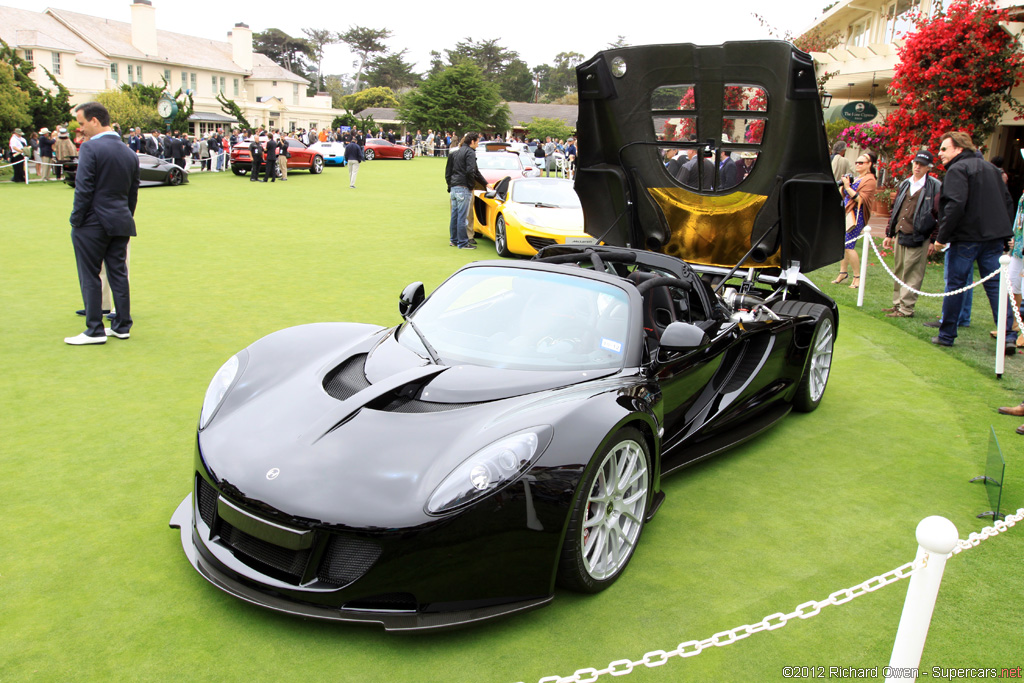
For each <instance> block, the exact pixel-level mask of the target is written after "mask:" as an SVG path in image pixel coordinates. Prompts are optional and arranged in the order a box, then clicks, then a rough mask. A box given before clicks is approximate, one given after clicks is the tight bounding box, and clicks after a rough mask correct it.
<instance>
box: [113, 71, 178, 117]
mask: <svg viewBox="0 0 1024 683" xmlns="http://www.w3.org/2000/svg"><path fill="white" fill-rule="evenodd" d="M160 78H162V79H163V82H164V84H163V85H143V84H142V83H135V84H133V85H128V84H127V83H122V84H121V92H125V93H129V94H130V95H131V96H132V97H134V98H135V99H136V100H137V101H138V102H140V103H142V104H148V105H151V106H152V107H153V108H154V109H156V105H157V102H159V101H160V98H161V97H162V96H163V94H164V91H165V90H167V79H166V78H164V77H163V76H161V77H160Z"/></svg>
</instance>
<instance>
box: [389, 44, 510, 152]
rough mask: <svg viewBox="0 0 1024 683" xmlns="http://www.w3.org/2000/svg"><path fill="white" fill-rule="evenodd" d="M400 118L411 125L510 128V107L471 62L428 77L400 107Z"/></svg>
mask: <svg viewBox="0 0 1024 683" xmlns="http://www.w3.org/2000/svg"><path fill="white" fill-rule="evenodd" d="M398 111H399V117H400V118H401V119H402V121H404V122H405V123H406V124H408V125H409V127H410V128H413V129H416V128H419V129H422V130H427V129H428V128H432V129H434V130H453V131H456V132H457V133H459V134H460V135H461V134H462V133H464V132H466V131H468V130H472V129H476V130H496V131H502V132H503V131H505V130H507V129H508V116H509V109H508V106H507V105H505V104H503V103H502V102H501V95H500V94H499V93H498V87H497V86H496V85H494V84H493V83H488V82H487V81H486V80H484V77H483V74H482V73H481V72H480V69H479V67H477V66H476V65H475V64H471V63H470V62H460V63H459V64H456V65H455V66H449V67H448V68H446V69H445V70H444V71H441V72H440V73H437V74H433V75H431V76H429V77H427V80H426V81H424V83H423V85H421V86H420V87H419V88H418V89H417V90H414V91H413V92H411V93H409V94H408V95H407V96H406V97H405V101H404V102H403V103H402V105H401V106H400V107H399V110H398Z"/></svg>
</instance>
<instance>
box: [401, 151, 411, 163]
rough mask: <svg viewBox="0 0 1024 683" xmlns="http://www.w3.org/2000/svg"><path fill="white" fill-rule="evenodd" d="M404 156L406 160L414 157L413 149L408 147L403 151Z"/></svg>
mask: <svg viewBox="0 0 1024 683" xmlns="http://www.w3.org/2000/svg"><path fill="white" fill-rule="evenodd" d="M402 158H403V159H405V160H406V161H409V159H412V150H411V149H407V150H405V151H404V152H402Z"/></svg>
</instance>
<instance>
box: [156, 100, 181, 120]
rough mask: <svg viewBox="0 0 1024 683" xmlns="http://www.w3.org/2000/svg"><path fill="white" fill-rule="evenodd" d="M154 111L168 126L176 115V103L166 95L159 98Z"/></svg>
mask: <svg viewBox="0 0 1024 683" xmlns="http://www.w3.org/2000/svg"><path fill="white" fill-rule="evenodd" d="M156 111H157V113H158V114H160V117H161V118H162V119H163V120H164V122H166V123H167V124H168V125H170V123H171V121H173V120H174V117H175V116H177V115H178V103H177V102H175V101H174V99H173V98H171V97H169V96H168V95H167V94H166V93H164V96H163V97H161V98H160V101H159V102H157V104H156Z"/></svg>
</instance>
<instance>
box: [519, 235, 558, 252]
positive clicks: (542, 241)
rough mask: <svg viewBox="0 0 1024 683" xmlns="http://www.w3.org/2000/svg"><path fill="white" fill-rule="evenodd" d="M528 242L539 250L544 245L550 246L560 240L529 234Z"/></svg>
mask: <svg viewBox="0 0 1024 683" xmlns="http://www.w3.org/2000/svg"><path fill="white" fill-rule="evenodd" d="M526 243H527V244H529V245H530V246H531V247H533V248H534V249H536V250H537V251H540V250H541V249H543V248H544V247H550V246H551V245H552V244H558V241H557V240H553V239H551V238H550V237H534V236H533V235H527V236H526Z"/></svg>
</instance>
